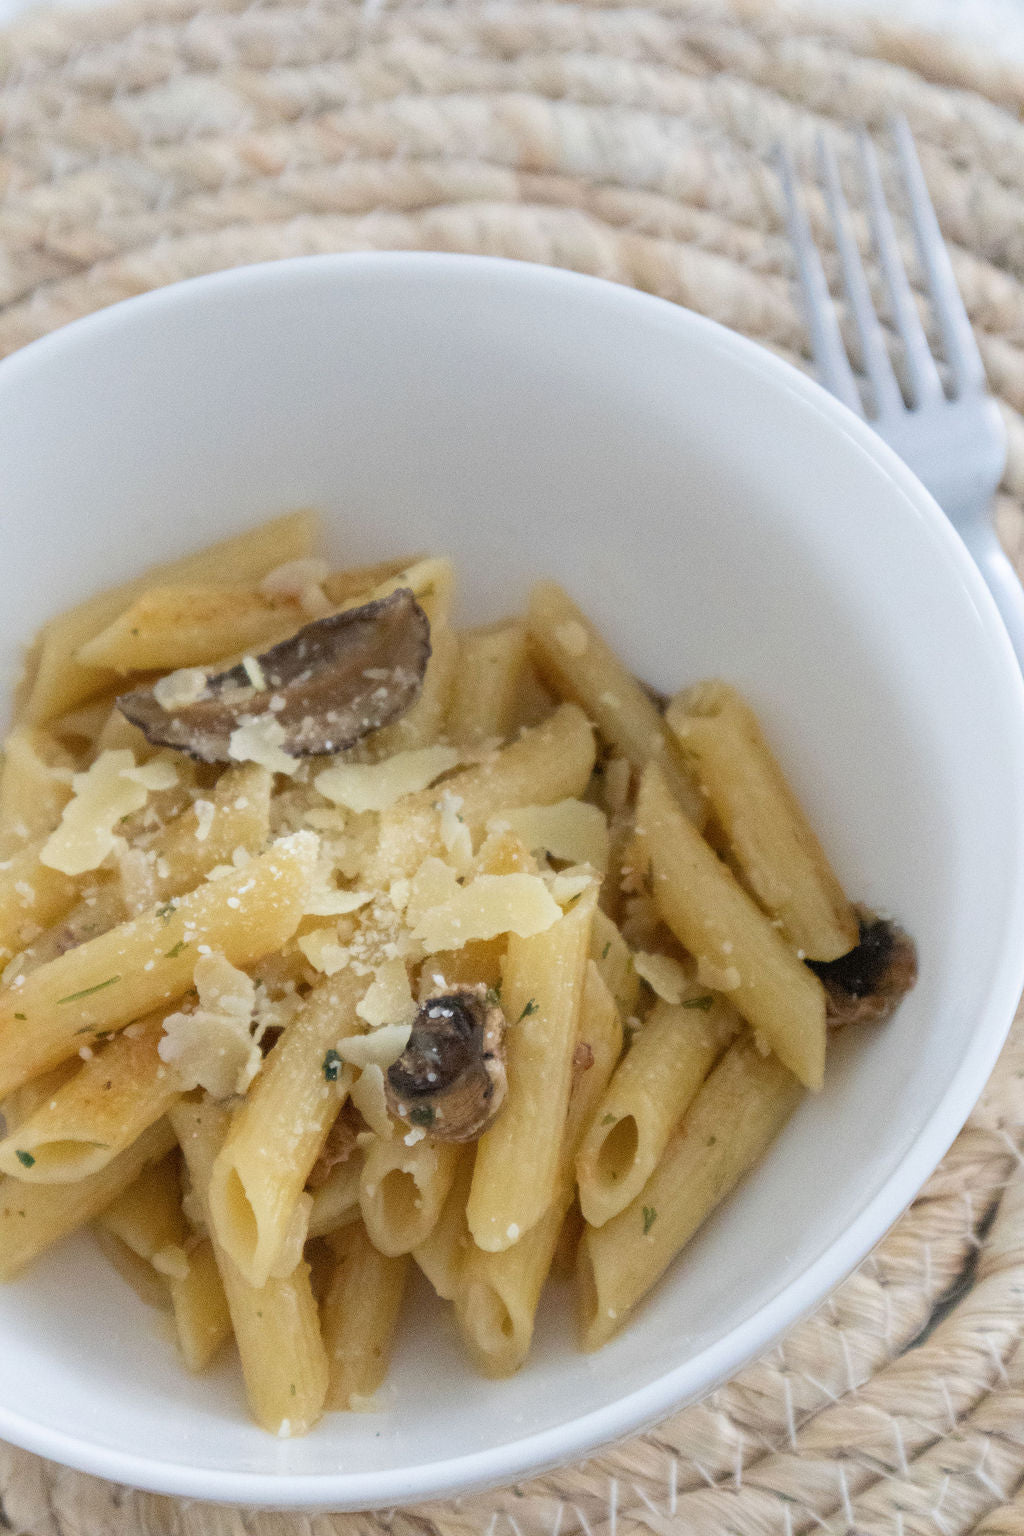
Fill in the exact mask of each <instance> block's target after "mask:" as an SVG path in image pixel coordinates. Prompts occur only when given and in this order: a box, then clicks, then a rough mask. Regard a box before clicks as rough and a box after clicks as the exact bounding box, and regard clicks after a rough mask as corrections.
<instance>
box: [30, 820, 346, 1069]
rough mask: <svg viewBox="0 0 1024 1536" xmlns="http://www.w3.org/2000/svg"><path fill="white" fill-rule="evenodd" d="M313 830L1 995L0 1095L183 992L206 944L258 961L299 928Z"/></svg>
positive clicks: (239, 959) (236, 958)
mask: <svg viewBox="0 0 1024 1536" xmlns="http://www.w3.org/2000/svg"><path fill="white" fill-rule="evenodd" d="M316 856H317V839H316V837H315V836H314V835H313V834H312V833H309V832H297V833H295V834H294V835H293V836H291V837H286V838H282V839H281V840H280V841H279V842H277V843H275V844H274V845H273V846H272V847H271V848H270V849H269V851H268V852H267V853H264V854H261V855H260V857H259V858H256V859H253V860H252V862H251V863H249V864H248V865H246V867H245V868H244V869H243V870H240V871H239V873H238V874H237V875H235V876H229V877H227V878H225V879H223V880H217V881H215V882H213V883H212V884H209V885H203V886H200V887H199V889H198V890H195V891H193V892H192V893H191V894H190V895H188V896H183V897H181V899H180V900H179V901H178V902H177V903H174V904H169V905H168V906H167V907H164V908H158V909H157V910H156V911H155V912H152V913H149V914H147V915H146V916H145V917H137V918H134V919H133V920H132V921H131V922H128V923H122V924H120V925H119V926H118V927H117V928H112V929H111V930H110V931H109V933H104V934H101V935H100V936H99V938H96V939H90V940H89V941H88V943H85V944H81V945H79V947H78V948H77V949H72V950H70V951H69V952H68V953H67V954H66V955H61V956H60V957H59V958H58V959H56V960H51V961H49V962H48V963H47V964H46V965H41V966H40V967H39V969H38V970H36V971H33V972H31V974H30V975H28V976H26V977H25V978H24V980H23V984H22V985H21V986H18V985H17V983H16V982H15V983H14V984H12V985H11V986H9V987H7V988H5V989H4V991H3V992H0V1097H2V1096H3V1095H4V1094H7V1093H9V1092H10V1091H11V1090H12V1089H13V1088H17V1087H20V1085H21V1084H22V1083H24V1082H27V1081H28V1079H29V1078H30V1077H34V1076H35V1075H36V1074H37V1073H39V1072H45V1071H46V1070H47V1068H49V1067H53V1066H56V1065H57V1064H58V1062H61V1061H63V1060H65V1059H66V1058H67V1057H68V1056H72V1055H74V1054H75V1052H76V1051H77V1050H78V1049H79V1047H80V1046H81V1045H82V1044H83V1041H85V1042H88V1041H89V1040H90V1039H93V1038H94V1037H95V1036H96V1035H97V1034H99V1033H101V1032H103V1031H105V1030H110V1029H120V1028H121V1027H122V1026H123V1025H125V1024H128V1023H130V1022H131V1021H132V1019H137V1018H138V1017H139V1016H140V1014H144V1013H148V1012H150V1011H151V1010H152V1009H154V1008H156V1007H158V1006H159V1005H160V1004H161V1003H168V1002H172V1001H174V1000H175V999H176V998H179V997H180V996H181V995H182V993H184V992H186V991H187V990H188V988H189V987H190V986H191V985H192V972H193V970H194V968H195V960H196V954H197V952H198V947H199V945H200V944H205V945H208V946H209V948H210V949H211V950H219V951H221V952H222V953H223V954H224V955H225V956H226V958H227V959H228V960H229V961H230V962H231V964H232V965H236V966H245V965H251V964H252V963H253V962H254V961H256V960H259V959H261V958H262V956H263V955H265V954H269V953H270V952H271V951H273V950H275V949H280V947H281V945H282V944H283V943H285V941H286V940H287V939H289V938H290V937H291V936H292V934H293V933H294V932H295V929H296V928H297V927H298V924H299V921H300V919H301V917H302V913H303V911H304V909H305V906H306V902H307V899H308V895H309V890H310V885H311V882H312V879H313V873H314V869H315V866H316Z"/></svg>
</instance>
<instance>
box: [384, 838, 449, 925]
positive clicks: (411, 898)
mask: <svg viewBox="0 0 1024 1536" xmlns="http://www.w3.org/2000/svg"><path fill="white" fill-rule="evenodd" d="M459 890H460V886H459V880H458V876H457V875H456V873H455V871H454V869H452V867H451V865H450V864H446V863H445V862H444V860H443V859H437V858H435V857H434V855H433V854H431V855H430V856H429V858H426V859H424V860H423V863H422V864H421V865H420V867H419V869H418V870H417V871H416V873H415V874H414V875H413V877H412V880H411V882H410V883H409V891H408V894H407V895H406V898H405V920H406V922H407V923H408V924H409V927H410V928H415V927H416V925H417V923H418V922H419V920H420V918H421V917H422V916H423V914H424V913H425V912H428V911H429V910H430V909H431V908H432V907H440V906H443V905H444V903H445V902H447V901H451V900H452V898H453V897H454V896H457V895H458V893H459ZM396 910H397V909H396Z"/></svg>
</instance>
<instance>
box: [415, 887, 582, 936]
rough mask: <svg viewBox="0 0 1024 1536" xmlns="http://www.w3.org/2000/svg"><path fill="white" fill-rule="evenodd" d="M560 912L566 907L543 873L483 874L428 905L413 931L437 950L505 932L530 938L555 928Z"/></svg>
mask: <svg viewBox="0 0 1024 1536" xmlns="http://www.w3.org/2000/svg"><path fill="white" fill-rule="evenodd" d="M561 915H562V909H561V907H560V906H559V905H558V903H557V901H556V900H555V899H554V897H553V896H552V894H551V892H550V891H549V890H548V888H547V885H546V884H545V883H544V881H543V880H542V879H541V878H540V876H539V875H525V874H514V875H478V876H477V877H476V879H475V880H472V881H470V882H469V883H468V884H467V885H464V886H458V888H457V889H456V891H455V892H454V894H453V895H451V896H450V897H449V898H448V900H447V901H445V902H443V903H442V904H441V905H439V906H435V907H430V908H428V909H427V910H426V911H425V912H424V913H423V915H422V917H420V919H419V922H418V923H417V924H416V926H415V928H414V929H413V934H412V936H413V938H414V939H418V940H419V941H420V942H421V943H422V945H423V948H424V950H425V951H426V953H427V954H428V955H432V954H436V953H437V951H438V950H440V949H461V948H462V946H463V945H464V944H468V943H469V942H470V941H471V940H473V939H494V938H497V936H498V935H499V934H501V933H515V934H518V935H519V936H520V938H524V939H525V938H529V937H530V935H531V934H535V933H543V932H544V930H545V929H546V928H550V927H551V924H552V923H554V922H557V921H558V919H559V918H560V917H561Z"/></svg>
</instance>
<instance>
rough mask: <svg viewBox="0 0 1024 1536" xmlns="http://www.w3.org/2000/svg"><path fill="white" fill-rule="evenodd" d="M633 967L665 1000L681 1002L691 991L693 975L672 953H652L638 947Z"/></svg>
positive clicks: (658, 995) (653, 990) (655, 993)
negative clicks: (674, 958)
mask: <svg viewBox="0 0 1024 1536" xmlns="http://www.w3.org/2000/svg"><path fill="white" fill-rule="evenodd" d="M633 968H634V969H635V971H636V973H637V975H638V976H640V977H642V978H643V980H644V981H646V983H647V985H648V986H649V987H650V988H651V990H652V992H653V993H654V995H655V997H660V998H661V999H662V1001H663V1002H666V1003H681V1002H682V1000H683V998H684V997H685V996H686V993H687V992H688V991H689V988H690V984H691V981H692V977H691V976H690V974H689V972H688V971H687V969H686V967H685V965H682V964H680V962H679V961H678V960H673V959H672V957H671V956H670V955H651V954H648V953H647V952H646V950H643V949H638V950H637V951H636V953H635V954H634V956H633Z"/></svg>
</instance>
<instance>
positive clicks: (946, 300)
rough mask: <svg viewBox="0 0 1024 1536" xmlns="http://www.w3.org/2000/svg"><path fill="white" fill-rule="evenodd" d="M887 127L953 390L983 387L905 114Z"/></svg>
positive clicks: (970, 333)
mask: <svg viewBox="0 0 1024 1536" xmlns="http://www.w3.org/2000/svg"><path fill="white" fill-rule="evenodd" d="M891 131H892V136H893V140H894V142H895V145H896V155H897V158H898V159H899V163H900V170H901V172H902V174H903V182H904V185H905V186H906V189H907V196H908V198H909V201H910V217H911V221H912V223H913V226H914V235H915V237H916V239H917V249H918V252H919V253H920V257H921V265H922V266H923V267H924V270H925V274H926V276H927V279H928V288H929V291H930V293H931V297H932V303H933V304H934V305H935V313H936V316H937V317H938V321H939V328H940V330H941V332H942V347H943V351H944V352H945V354H946V361H947V363H948V364H949V367H950V372H951V373H952V375H953V393H954V394H955V395H962V394H963V393H964V392H965V391H967V390H976V389H982V388H984V385H985V365H984V364H983V362H982V360H981V353H980V352H979V351H978V344H977V342H976V341H975V339H974V332H973V331H972V329H971V322H970V320H969V319H968V317H967V310H966V309H965V308H964V301H963V299H962V298H961V297H960V290H959V288H958V287H957V284H956V278H955V277H954V275H953V264H952V262H951V261H950V259H949V252H948V250H947V249H946V243H945V241H944V240H943V238H942V231H941V229H940V228H939V221H938V219H937V218H936V216H935V208H934V205H933V203H932V200H931V197H930V196H929V193H928V184H927V182H926V181H925V179H924V172H923V171H922V169H921V162H920V160H919V159H918V157H917V150H916V149H915V147H914V138H913V135H912V134H911V132H910V125H909V124H908V122H907V120H906V118H905V117H896V118H894V119H893V121H892V125H891Z"/></svg>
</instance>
